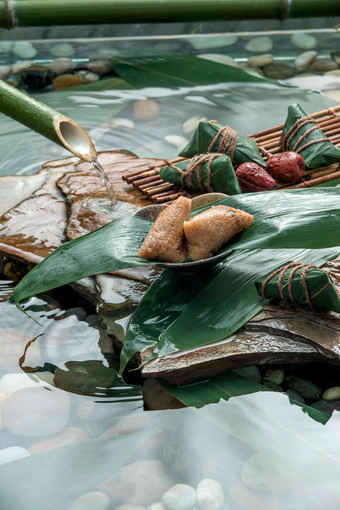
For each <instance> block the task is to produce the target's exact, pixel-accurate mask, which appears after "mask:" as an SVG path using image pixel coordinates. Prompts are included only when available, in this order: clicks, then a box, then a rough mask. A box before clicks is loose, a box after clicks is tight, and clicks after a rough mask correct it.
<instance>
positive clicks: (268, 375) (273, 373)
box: [263, 369, 285, 384]
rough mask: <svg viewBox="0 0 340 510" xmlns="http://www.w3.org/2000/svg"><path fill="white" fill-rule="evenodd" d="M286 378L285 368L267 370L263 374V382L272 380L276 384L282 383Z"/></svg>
mask: <svg viewBox="0 0 340 510" xmlns="http://www.w3.org/2000/svg"><path fill="white" fill-rule="evenodd" d="M284 378H285V373H284V371H283V370H281V369H278V370H265V371H264V374H263V382H265V381H270V382H273V383H275V384H282V383H283V381H284Z"/></svg>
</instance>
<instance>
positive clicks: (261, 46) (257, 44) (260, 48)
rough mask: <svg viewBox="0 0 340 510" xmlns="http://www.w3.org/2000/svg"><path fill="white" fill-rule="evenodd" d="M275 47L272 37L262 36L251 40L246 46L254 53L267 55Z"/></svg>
mask: <svg viewBox="0 0 340 510" xmlns="http://www.w3.org/2000/svg"><path fill="white" fill-rule="evenodd" d="M272 47H273V40H272V39H271V38H270V37H266V36H262V37H255V38H254V39H250V41H248V42H247V44H246V50H247V51H250V52H252V53H265V52H266V51H270V50H271V49H272Z"/></svg>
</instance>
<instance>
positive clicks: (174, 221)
mask: <svg viewBox="0 0 340 510" xmlns="http://www.w3.org/2000/svg"><path fill="white" fill-rule="evenodd" d="M190 212H191V200H190V199H189V198H185V197H179V198H178V199H177V200H175V202H173V203H172V204H171V205H169V206H168V207H167V208H166V209H164V211H162V212H161V213H160V215H159V216H158V218H157V219H156V221H155V223H154V224H153V226H152V227H151V230H150V232H149V233H148V235H147V236H146V238H145V240H144V242H143V244H142V246H141V248H140V250H139V252H138V257H143V258H147V259H154V260H161V261H163V262H180V261H181V260H183V259H185V256H186V246H185V239H184V230H183V223H184V221H187V220H189V219H190Z"/></svg>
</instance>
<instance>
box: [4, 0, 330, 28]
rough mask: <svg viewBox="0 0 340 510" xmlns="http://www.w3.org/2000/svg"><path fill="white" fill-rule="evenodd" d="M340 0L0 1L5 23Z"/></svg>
mask: <svg viewBox="0 0 340 510" xmlns="http://www.w3.org/2000/svg"><path fill="white" fill-rule="evenodd" d="M339 14H340V0H0V27H2V28H14V27H15V26H19V27H24V26H47V25H80V24H100V23H143V22H144V23H150V22H168V21H171V22H176V21H208V20H240V19H281V20H282V19H286V18H288V17H292V18H299V17H313V16H314V17H319V16H339Z"/></svg>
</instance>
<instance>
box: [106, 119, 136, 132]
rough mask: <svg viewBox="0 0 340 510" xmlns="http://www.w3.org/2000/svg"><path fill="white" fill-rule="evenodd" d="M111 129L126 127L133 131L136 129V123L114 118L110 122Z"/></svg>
mask: <svg viewBox="0 0 340 510" xmlns="http://www.w3.org/2000/svg"><path fill="white" fill-rule="evenodd" d="M109 125H110V127H113V128H115V127H124V128H127V129H133V128H134V127H135V123H134V122H133V121H132V120H130V119H124V118H120V117H114V118H113V119H111V120H110V121H109Z"/></svg>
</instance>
